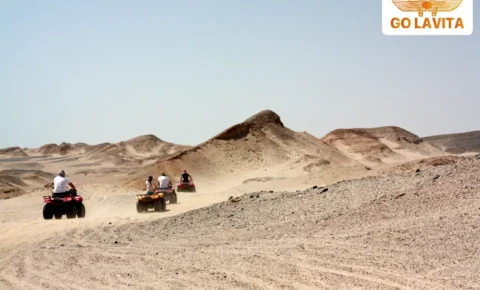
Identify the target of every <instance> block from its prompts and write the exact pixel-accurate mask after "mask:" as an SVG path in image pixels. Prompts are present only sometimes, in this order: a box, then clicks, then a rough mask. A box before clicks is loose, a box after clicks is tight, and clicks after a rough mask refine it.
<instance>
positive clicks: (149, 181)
mask: <svg viewBox="0 0 480 290" xmlns="http://www.w3.org/2000/svg"><path fill="white" fill-rule="evenodd" d="M152 180H153V177H152V176H151V175H150V176H149V177H148V179H147V181H145V188H144V190H146V192H145V194H146V195H152V194H153V192H154V188H153V184H152Z"/></svg>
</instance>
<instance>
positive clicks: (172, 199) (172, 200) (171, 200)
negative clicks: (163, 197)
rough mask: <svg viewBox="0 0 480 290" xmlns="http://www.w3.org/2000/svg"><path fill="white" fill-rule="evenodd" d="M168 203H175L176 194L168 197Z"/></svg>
mask: <svg viewBox="0 0 480 290" xmlns="http://www.w3.org/2000/svg"><path fill="white" fill-rule="evenodd" d="M170 203H177V193H176V192H173V193H172V196H170Z"/></svg>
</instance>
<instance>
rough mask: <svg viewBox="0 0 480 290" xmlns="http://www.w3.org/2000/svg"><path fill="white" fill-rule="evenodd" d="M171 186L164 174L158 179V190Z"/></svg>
mask: <svg viewBox="0 0 480 290" xmlns="http://www.w3.org/2000/svg"><path fill="white" fill-rule="evenodd" d="M170 186H171V182H170V179H169V178H168V177H167V176H166V175H165V172H163V173H162V175H160V176H159V177H158V189H160V190H162V189H168V188H170Z"/></svg>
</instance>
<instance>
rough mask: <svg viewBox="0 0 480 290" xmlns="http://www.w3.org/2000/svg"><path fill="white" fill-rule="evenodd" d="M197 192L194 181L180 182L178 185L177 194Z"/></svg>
mask: <svg viewBox="0 0 480 290" xmlns="http://www.w3.org/2000/svg"><path fill="white" fill-rule="evenodd" d="M185 191H186V192H196V189H195V184H194V183H193V181H189V182H183V181H182V182H179V183H178V184H177V192H185Z"/></svg>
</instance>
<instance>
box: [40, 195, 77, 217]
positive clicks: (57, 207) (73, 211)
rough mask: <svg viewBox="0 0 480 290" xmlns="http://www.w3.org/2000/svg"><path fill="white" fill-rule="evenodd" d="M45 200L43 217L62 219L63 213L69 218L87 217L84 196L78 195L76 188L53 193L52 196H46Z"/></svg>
mask: <svg viewBox="0 0 480 290" xmlns="http://www.w3.org/2000/svg"><path fill="white" fill-rule="evenodd" d="M43 201H44V202H45V205H44V206H43V218H44V219H46V220H50V219H52V218H53V217H55V219H61V218H62V216H63V215H66V216H67V219H73V218H75V217H78V218H84V217H85V205H84V204H83V197H82V196H80V195H78V194H77V192H76V191H75V190H72V189H71V190H69V191H67V192H65V193H60V194H58V193H52V196H48V195H47V196H44V197H43Z"/></svg>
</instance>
